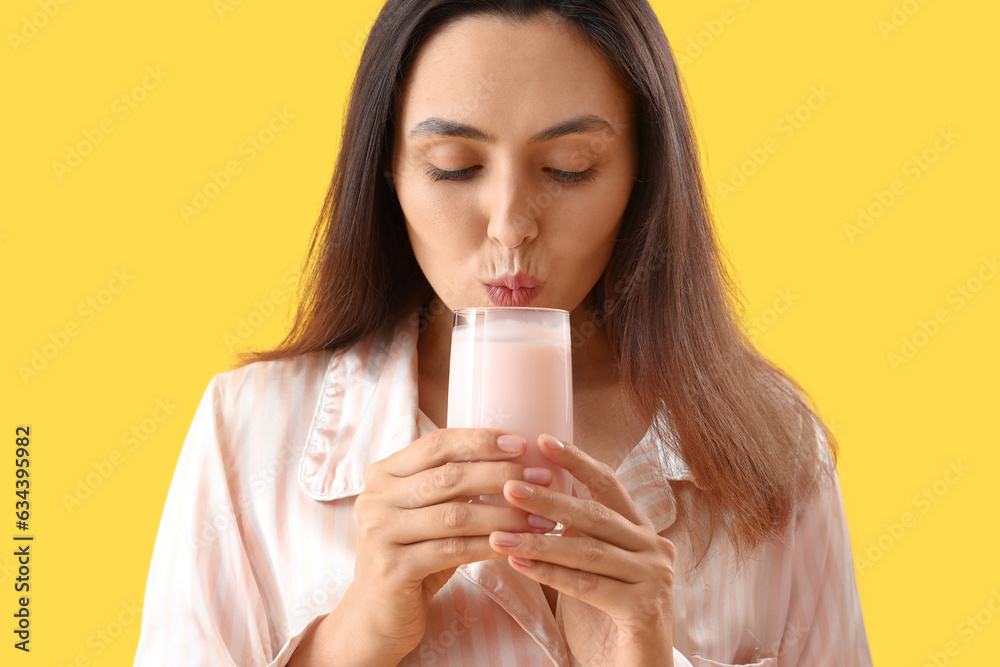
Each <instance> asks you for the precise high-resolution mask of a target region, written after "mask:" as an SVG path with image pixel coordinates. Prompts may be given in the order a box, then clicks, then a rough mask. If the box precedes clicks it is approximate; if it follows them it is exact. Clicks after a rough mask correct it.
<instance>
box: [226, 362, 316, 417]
mask: <svg viewBox="0 0 1000 667" xmlns="http://www.w3.org/2000/svg"><path fill="white" fill-rule="evenodd" d="M334 355H335V353H334V352H332V351H330V350H317V351H315V352H307V353H304V354H297V355H293V356H289V357H283V358H281V359H274V360H270V361H255V362H253V363H250V364H247V365H245V366H240V367H239V368H234V369H232V370H230V371H226V372H223V373H219V374H217V375H215V376H214V377H213V378H212V380H211V382H210V383H209V388H210V389H212V388H213V385H214V391H215V392H216V393H217V398H218V400H221V401H222V402H223V404H224V405H227V406H229V407H232V404H233V403H234V402H245V401H248V400H252V399H254V398H257V399H265V400H266V399H267V398H268V397H274V398H279V397H280V396H281V395H284V396H288V395H289V392H294V391H295V390H296V389H302V388H304V387H307V386H309V385H314V384H317V383H322V381H323V377H324V375H325V373H326V370H327V367H328V366H329V363H330V359H331V358H332V357H333V356H334Z"/></svg>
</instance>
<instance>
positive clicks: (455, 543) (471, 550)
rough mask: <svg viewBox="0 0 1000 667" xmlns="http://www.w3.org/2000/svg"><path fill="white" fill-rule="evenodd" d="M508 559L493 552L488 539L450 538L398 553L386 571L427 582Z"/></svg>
mask: <svg viewBox="0 0 1000 667" xmlns="http://www.w3.org/2000/svg"><path fill="white" fill-rule="evenodd" d="M504 557H505V556H504V554H499V553H497V552H496V551H494V550H493V547H492V546H490V540H489V537H487V536H484V535H476V536H472V537H446V538H441V539H436V540H425V541H423V542H417V543H416V544H411V545H408V546H406V547H402V548H398V549H395V550H393V556H392V558H391V559H390V562H389V563H387V564H386V565H385V567H386V568H387V569H388V570H390V571H394V570H395V571H397V573H398V574H403V575H404V576H406V578H408V579H411V580H412V579H419V580H423V579H424V578H425V577H428V576H430V575H431V574H434V573H435V572H440V571H441V570H444V569H447V568H452V567H458V566H459V565H464V564H466V563H476V562H478V561H483V560H491V559H495V558H504ZM404 570H405V572H404Z"/></svg>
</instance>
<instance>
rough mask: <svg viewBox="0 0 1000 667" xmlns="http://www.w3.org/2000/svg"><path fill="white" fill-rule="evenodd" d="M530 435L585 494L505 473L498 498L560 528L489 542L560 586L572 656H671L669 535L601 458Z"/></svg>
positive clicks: (651, 661)
mask: <svg viewBox="0 0 1000 667" xmlns="http://www.w3.org/2000/svg"><path fill="white" fill-rule="evenodd" d="M539 443H540V444H539V450H540V451H541V452H542V453H543V454H544V455H545V457H546V458H548V459H550V460H552V462H553V463H556V464H558V465H560V466H562V467H563V468H566V469H567V470H569V472H570V474H572V475H573V476H574V477H575V478H576V479H578V480H580V482H581V483H583V484H584V485H585V486H586V487H587V488H588V489H589V490H590V493H591V496H592V498H593V500H584V499H582V498H576V497H573V496H569V495H566V494H564V493H558V492H555V491H552V490H550V489H548V488H545V487H542V486H538V485H536V484H528V483H525V482H519V481H513V480H512V481H509V482H507V483H506V484H505V485H504V488H503V491H504V496H505V497H506V498H507V500H509V501H510V502H511V503H512V504H514V505H515V506H517V507H520V508H523V509H524V510H526V511H528V512H531V513H534V514H538V515H541V516H544V517H547V518H549V519H552V520H554V521H558V522H560V523H562V524H563V525H564V526H566V530H565V532H564V533H563V535H562V536H561V537H558V536H547V535H539V534H532V533H517V532H514V531H511V532H500V531H498V532H494V533H491V534H490V543H491V544H492V545H493V548H494V549H496V550H497V551H499V552H501V553H505V554H508V555H509V561H510V564H511V566H512V567H513V568H514V569H515V570H517V571H518V572H520V573H522V574H523V575H525V576H526V577H530V578H531V579H534V580H535V581H537V582H539V583H540V584H545V585H548V586H551V587H552V588H554V589H556V590H558V591H560V592H561V593H562V594H563V595H562V600H561V604H562V620H563V630H564V632H565V633H566V640H567V642H568V643H569V648H570V650H571V651H572V653H573V655H574V656H575V657H576V659H577V660H579V661H580V663H581V664H583V665H602V666H603V665H620V666H621V667H625V666H628V667H641V666H644V665H657V666H662V665H671V664H673V663H672V656H673V590H672V589H673V578H674V574H673V566H674V558H675V555H676V551H675V550H674V545H673V543H671V542H670V540H667V539H666V538H663V537H660V536H659V535H657V534H656V532H655V531H654V529H653V526H652V524H651V523H650V521H649V520H648V519H647V518H646V517H645V516H643V515H642V514H641V513H640V512H639V510H638V509H637V508H636V507H635V504H634V503H633V502H632V498H631V497H630V496H629V495H628V491H626V490H625V488H624V487H623V486H622V485H621V483H620V482H619V481H618V479H617V478H616V477H615V475H614V472H613V471H612V470H611V469H610V467H609V466H607V465H605V464H603V463H601V462H599V461H597V460H595V459H593V458H591V457H590V456H588V455H587V454H586V453H584V452H583V451H581V450H580V449H578V448H577V447H574V446H573V445H571V444H565V445H563V444H562V443H559V441H558V440H556V439H555V438H553V437H551V436H549V435H543V436H541V437H539ZM664 483H666V482H664ZM505 540H506V541H514V542H517V541H518V540H519V541H520V544H518V545H517V546H507V545H505V544H504V541H505Z"/></svg>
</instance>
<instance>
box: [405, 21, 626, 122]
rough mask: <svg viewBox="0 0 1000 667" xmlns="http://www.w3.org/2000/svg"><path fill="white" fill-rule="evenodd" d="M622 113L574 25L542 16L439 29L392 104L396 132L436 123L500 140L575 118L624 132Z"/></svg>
mask: <svg viewBox="0 0 1000 667" xmlns="http://www.w3.org/2000/svg"><path fill="white" fill-rule="evenodd" d="M629 111H630V99H629V95H628V93H627V92H626V91H625V90H624V88H622V86H621V83H620V82H619V79H618V77H617V76H616V74H615V72H614V69H613V68H612V66H611V64H610V62H608V60H607V59H606V58H605V57H604V55H603V54H601V53H600V52H599V51H598V50H597V49H596V48H594V47H593V46H592V45H591V44H590V43H589V42H588V41H587V40H586V38H585V37H584V36H583V35H582V34H580V32H579V31H578V30H577V29H576V28H575V27H574V26H573V25H571V24H569V23H568V22H566V21H565V20H561V19H558V18H555V17H550V16H547V15H542V16H538V17H535V18H532V19H530V20H528V21H526V22H513V21H511V20H507V19H501V18H496V17H492V16H490V17H487V16H473V17H465V18H462V19H460V20H458V21H456V22H454V23H451V24H449V25H447V26H445V27H443V28H441V29H439V30H438V31H436V32H435V33H434V34H432V35H431V36H430V37H429V38H428V39H427V40H425V41H424V43H423V44H422V45H421V46H420V48H419V49H418V50H417V52H416V54H414V57H413V59H412V60H411V62H410V64H409V68H408V71H407V73H406V77H405V79H404V81H403V86H402V90H401V94H400V97H399V100H398V103H397V113H398V114H399V117H400V118H401V119H402V123H400V125H401V127H400V130H403V131H408V130H409V129H410V128H411V127H412V126H413V125H414V124H415V123H417V122H420V121H421V120H423V119H424V118H426V117H427V116H442V117H446V118H450V119H453V120H457V121H462V122H469V123H472V124H474V125H477V126H487V125H488V126H489V129H490V130H491V131H496V132H497V133H498V134H501V135H503V134H508V133H515V134H520V133H522V132H523V133H524V134H526V135H529V134H532V133H533V132H534V131H535V130H537V129H539V128H540V127H543V126H544V127H547V126H548V125H549V124H551V123H553V122H558V121H559V120H563V119H565V118H567V117H569V116H575V115H579V114H581V113H593V114H596V115H599V116H602V117H605V118H607V119H608V120H610V121H611V122H612V123H614V124H616V125H624V124H627V123H628V116H629ZM483 129H487V128H486V127H484V128H483Z"/></svg>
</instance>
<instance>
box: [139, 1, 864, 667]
mask: <svg viewBox="0 0 1000 667" xmlns="http://www.w3.org/2000/svg"><path fill="white" fill-rule="evenodd" d="M341 151H342V152H341V155H340V158H339V160H338V163H337V169H336V172H335V174H334V177H333V182H332V184H331V186H330V190H329V194H328V196H327V200H326V204H325V206H324V210H323V213H322V216H321V219H320V222H319V224H318V225H317V228H316V232H315V236H314V239H313V243H312V246H311V248H310V260H311V261H310V266H311V267H312V270H311V271H310V272H309V274H308V279H307V283H306V285H307V292H306V296H305V298H304V299H303V301H302V303H301V305H300V308H299V311H298V313H297V317H296V320H295V322H294V325H293V328H292V331H291V333H290V334H289V335H288V337H287V338H286V340H285V341H284V342H283V343H282V344H281V345H280V346H279V347H278V348H277V349H275V350H272V351H265V352H258V353H254V354H250V355H248V356H247V357H246V358H245V359H244V360H243V362H244V363H243V365H241V366H240V367H238V368H236V369H234V370H232V371H230V372H228V373H224V374H221V375H218V376H216V377H215V378H213V380H212V382H211V383H210V384H209V387H208V390H207V391H206V393H205V396H204V398H203V400H202V403H201V405H200V406H199V408H198V412H197V413H196V416H195V418H194V421H193V423H192V426H191V431H190V433H189V435H188V438H187V440H186V441H185V444H184V448H183V451H182V453H181V456H180V459H179V461H178V466H177V470H176V472H175V476H174V481H173V483H172V485H171V488H170V492H169V495H168V498H167V504H166V508H165V510H164V514H163V519H162V522H161V526H160V531H159V534H158V537H157V542H156V546H155V550H154V555H153V562H152V565H151V569H150V574H149V582H148V590H147V594H146V603H145V610H146V611H145V614H144V618H143V628H142V635H141V639H140V644H139V650H138V655H137V659H136V664H141V665H147V664H158V661H160V660H163V661H166V660H168V659H169V660H170V662H171V663H179V664H214V665H220V664H237V665H244V664H260V665H265V664H267V665H285V664H288V665H296V666H298V665H320V664H352V665H353V664H357V665H380V664H385V665H395V664H406V665H410V664H413V665H416V664H441V665H471V664H475V665H508V664H510V665H513V664H517V665H551V664H556V665H572V664H583V665H621V666H626V665H627V666H629V667H634V666H636V665H670V664H673V665H695V666H707V665H751V664H752V665H796V664H803V665H867V664H871V658H870V655H869V650H868V645H867V639H866V636H865V631H864V626H863V622H862V617H861V610H860V606H859V602H858V596H857V589H856V585H855V581H854V573H853V568H852V561H851V555H850V545H849V539H848V534H847V529H846V524H845V520H844V514H843V507H842V504H841V498H840V492H839V487H838V484H837V478H836V472H835V469H834V457H833V456H832V454H833V453H835V444H834V442H833V438H832V437H831V435H830V433H829V432H828V430H827V428H826V427H825V426H824V425H823V423H822V421H821V420H819V419H818V418H817V417H816V416H815V414H814V413H813V412H812V411H811V410H810V408H809V407H808V404H807V402H806V400H805V398H804V393H803V392H802V390H801V388H800V387H799V386H798V385H797V384H796V383H795V382H794V381H793V380H791V379H790V378H788V377H787V376H785V375H784V374H783V373H782V372H781V371H780V370H778V369H777V368H775V367H774V366H772V365H771V364H770V363H768V362H767V361H766V360H765V359H764V358H763V357H761V356H760V355H759V354H758V353H757V351H756V350H755V349H754V348H753V346H752V345H751V344H750V343H749V342H748V341H747V338H746V337H745V335H744V334H743V333H742V332H741V330H740V328H739V325H738V320H737V319H736V318H735V317H734V315H733V312H732V311H733V305H732V302H731V301H730V298H729V292H728V291H727V288H728V287H729V286H730V284H729V283H728V281H727V278H726V275H725V272H724V270H723V267H722V265H721V263H720V262H719V259H718V250H717V247H716V245H715V241H714V239H713V236H712V231H711V226H710V222H709V216H708V207H707V205H706V201H705V197H704V192H703V188H702V180H701V175H700V171H699V163H698V157H697V154H696V151H695V143H694V138H693V136H692V132H691V127H690V122H689V119H688V114H687V111H686V108H685V103H684V99H683V96H682V92H681V86H680V83H679V80H678V74H677V70H676V66H675V64H674V60H673V58H672V56H671V53H670V50H669V47H668V44H667V41H666V38H665V36H664V33H663V31H662V28H661V27H660V25H659V23H658V21H657V18H656V16H655V15H654V13H653V11H652V10H651V8H650V7H649V5H648V4H646V3H645V2H643V1H641V0H591V1H583V0H577V1H572V2H571V1H569V0H564V1H549V2H546V1H543V0H537V1H528V0H522V1H518V2H513V1H509V0H451V1H448V0H390V2H388V3H387V4H386V5H385V7H384V8H383V10H382V12H381V13H380V15H379V17H378V19H377V20H376V22H375V24H374V26H373V28H372V30H371V34H370V36H369V38H368V43H367V45H366V47H365V50H364V53H363V55H362V58H361V63H360V66H359V70H358V74H357V78H356V80H355V83H354V90H353V95H352V99H351V104H350V109H349V112H348V118H347V122H346V125H345V129H344V137H343V143H342V148H341ZM504 299H515V300H517V302H519V303H522V304H524V303H530V305H532V306H537V307H552V308H565V309H567V310H569V311H571V324H572V327H573V347H574V349H573V380H574V403H575V413H576V417H575V422H574V426H573V429H574V438H575V440H576V441H575V442H574V443H559V442H558V441H554V440H553V439H551V438H546V437H543V438H540V442H539V443H537V446H538V447H539V448H540V449H541V450H542V452H543V453H544V455H545V456H546V457H548V458H549V459H551V460H552V461H553V462H554V463H555V464H558V465H561V466H563V467H565V468H567V469H568V470H569V471H570V472H571V473H572V475H573V477H574V478H575V480H576V481H575V482H574V494H573V496H569V495H566V494H560V493H555V492H552V491H550V490H549V489H548V488H547V485H548V483H549V482H550V481H551V475H550V474H549V473H548V471H547V470H545V469H542V468H526V467H524V466H522V465H519V464H516V463H514V462H513V461H511V459H514V458H516V457H517V456H518V455H519V454H520V453H521V452H523V451H524V449H525V447H526V446H527V445H526V443H525V442H524V441H523V439H522V438H520V437H519V436H518V435H517V434H511V433H505V432H504V431H500V430H493V429H444V428H439V426H441V425H444V424H445V423H446V414H445V412H446V405H447V403H446V396H447V382H448V361H449V341H450V327H451V310H452V309H455V308H459V307H469V306H488V305H498V304H503V303H509V301H504ZM502 436H506V437H502ZM535 445H536V443H532V446H535ZM470 461H476V462H475V463H472V462H470ZM490 493H503V494H505V496H506V497H507V499H508V500H509V501H510V502H511V503H512V505H513V507H494V506H487V505H478V504H468V503H466V502H464V501H465V500H466V499H467V498H469V497H473V496H476V495H480V494H490ZM553 520H559V521H561V522H562V523H564V524H566V525H567V526H568V530H567V533H566V534H565V535H564V536H562V537H552V536H546V535H545V534H544V533H545V532H546V531H548V530H549V529H551V527H552V526H553ZM178 652H181V653H182V655H178ZM161 656H162V657H161ZM168 656H169V657H168Z"/></svg>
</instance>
